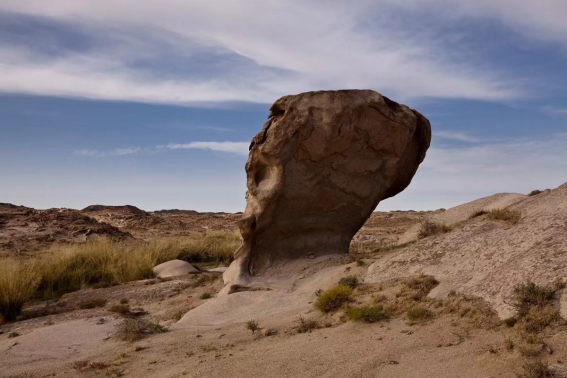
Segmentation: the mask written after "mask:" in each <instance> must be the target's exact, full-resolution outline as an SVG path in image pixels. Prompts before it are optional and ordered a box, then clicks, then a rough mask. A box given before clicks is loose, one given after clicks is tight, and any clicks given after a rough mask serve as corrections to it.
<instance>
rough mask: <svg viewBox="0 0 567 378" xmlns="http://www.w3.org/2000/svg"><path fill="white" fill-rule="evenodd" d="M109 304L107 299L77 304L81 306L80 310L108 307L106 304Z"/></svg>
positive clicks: (96, 299)
mask: <svg viewBox="0 0 567 378" xmlns="http://www.w3.org/2000/svg"><path fill="white" fill-rule="evenodd" d="M107 303H108V301H107V300H106V299H102V298H95V299H89V300H86V301H82V302H79V303H78V304H77V306H79V308H80V309H83V310H85V309H91V308H96V307H104V306H106V304H107Z"/></svg>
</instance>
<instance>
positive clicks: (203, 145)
mask: <svg viewBox="0 0 567 378" xmlns="http://www.w3.org/2000/svg"><path fill="white" fill-rule="evenodd" d="M249 145H250V142H190V143H170V144H167V145H158V146H154V147H143V148H142V147H128V148H115V149H112V150H91V149H84V150H76V151H74V152H73V153H74V154H75V155H79V156H88V157H97V158H102V157H113V156H127V155H142V154H155V153H163V152H166V151H173V150H188V149H197V150H210V151H218V152H226V153H232V154H238V155H248V147H249Z"/></svg>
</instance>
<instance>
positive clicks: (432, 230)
mask: <svg viewBox="0 0 567 378" xmlns="http://www.w3.org/2000/svg"><path fill="white" fill-rule="evenodd" d="M451 230H452V228H451V227H449V226H447V225H445V224H437V223H434V222H430V221H427V222H424V223H423V225H422V227H421V230H420V231H419V235H418V237H419V238H420V239H423V238H426V237H428V236H432V235H439V234H445V233H447V232H449V231H451Z"/></svg>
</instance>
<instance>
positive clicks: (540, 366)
mask: <svg viewBox="0 0 567 378" xmlns="http://www.w3.org/2000/svg"><path fill="white" fill-rule="evenodd" d="M523 369H524V373H523V374H518V378H553V377H557V374H555V373H554V372H553V371H551V370H550V369H549V366H548V365H547V364H544V363H543V362H541V361H536V362H526V363H525V364H524V366H523Z"/></svg>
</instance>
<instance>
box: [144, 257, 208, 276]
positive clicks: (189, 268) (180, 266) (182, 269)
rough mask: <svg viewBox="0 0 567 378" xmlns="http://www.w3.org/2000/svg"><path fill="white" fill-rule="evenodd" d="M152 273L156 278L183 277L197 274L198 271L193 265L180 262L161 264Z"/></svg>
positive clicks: (173, 261) (172, 261)
mask: <svg viewBox="0 0 567 378" xmlns="http://www.w3.org/2000/svg"><path fill="white" fill-rule="evenodd" d="M153 271H154V274H155V275H156V277H158V278H167V277H175V276H183V275H185V274H189V273H199V271H198V270H197V269H195V268H194V267H193V265H191V264H189V263H188V262H186V261H182V260H171V261H166V262H164V263H163V264H159V265H158V266H156V267H155V268H154V269H153Z"/></svg>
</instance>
